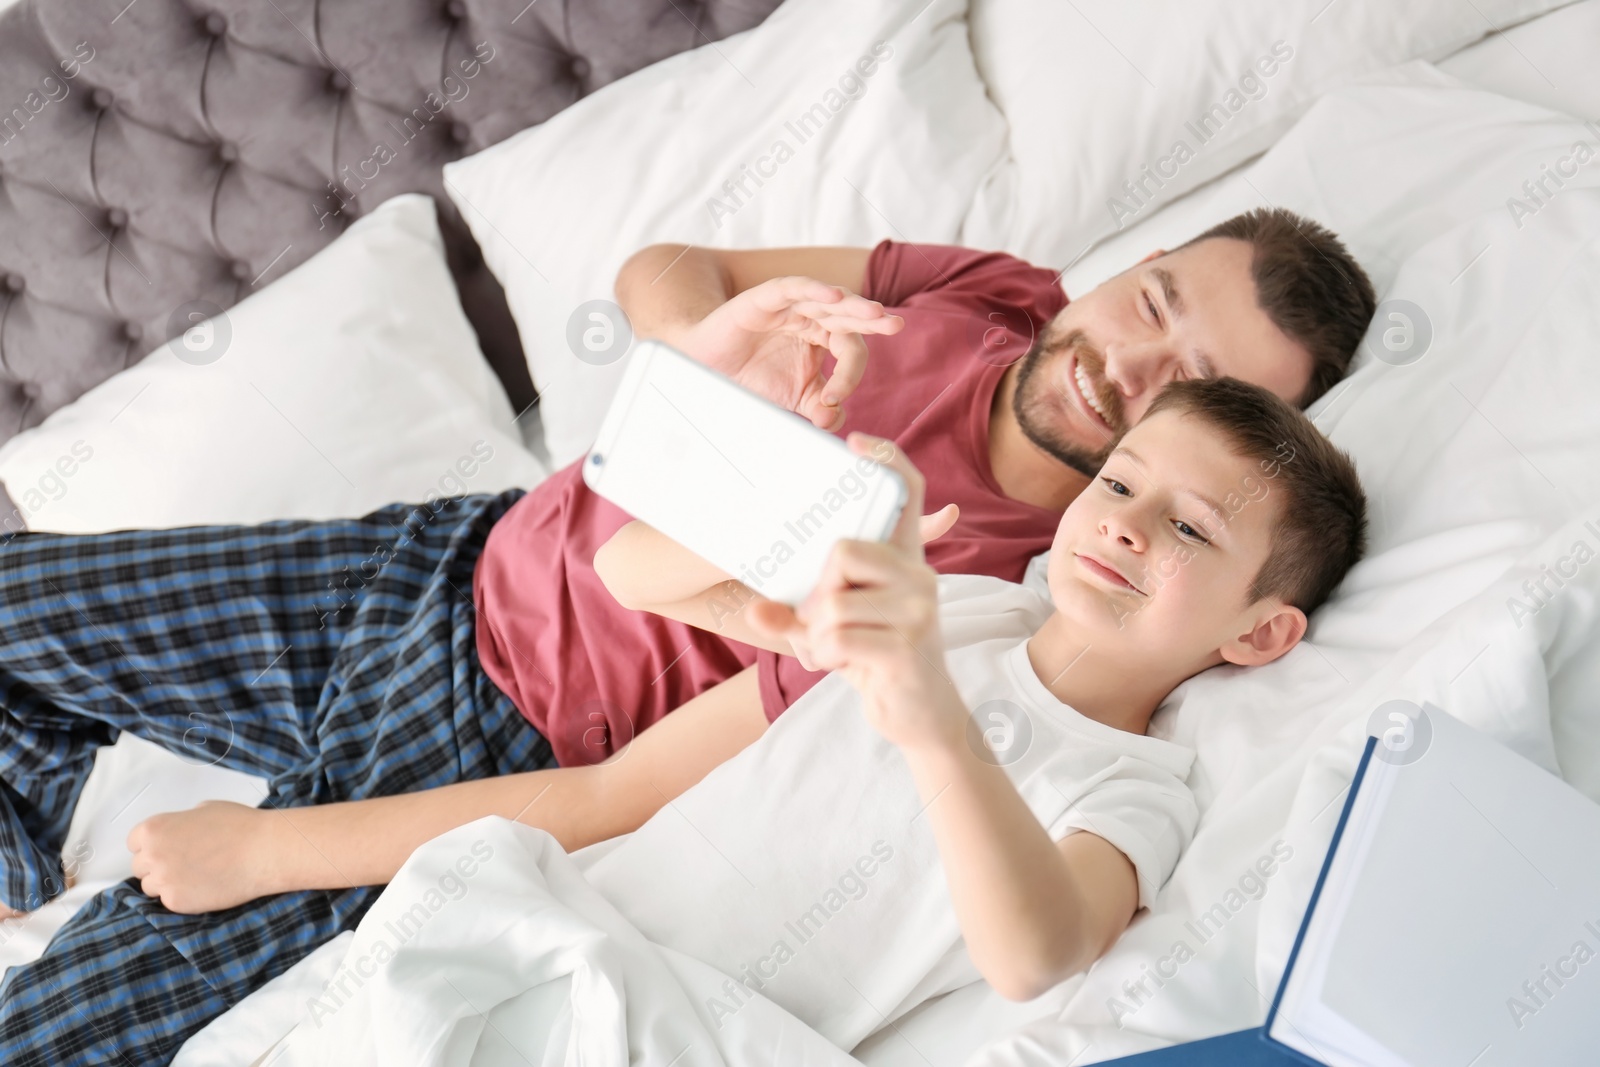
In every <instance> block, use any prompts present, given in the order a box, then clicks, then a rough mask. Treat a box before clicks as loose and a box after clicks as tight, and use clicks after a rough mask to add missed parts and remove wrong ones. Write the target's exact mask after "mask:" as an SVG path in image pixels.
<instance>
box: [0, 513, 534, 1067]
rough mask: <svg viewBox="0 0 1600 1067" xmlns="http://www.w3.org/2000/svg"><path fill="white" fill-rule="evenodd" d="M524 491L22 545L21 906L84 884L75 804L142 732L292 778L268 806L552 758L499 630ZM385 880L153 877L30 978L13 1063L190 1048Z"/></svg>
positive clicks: (59, 943)
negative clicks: (489, 634)
mask: <svg viewBox="0 0 1600 1067" xmlns="http://www.w3.org/2000/svg"><path fill="white" fill-rule="evenodd" d="M520 495H521V491H520V490H512V491H509V492H506V493H503V494H500V495H498V496H471V497H465V498H462V499H458V500H454V501H452V500H441V501H438V502H437V503H436V504H435V505H433V506H430V505H420V506H408V505H394V506H391V507H388V508H384V509H382V510H379V511H376V512H374V513H372V514H371V515H367V516H365V517H364V518H360V519H348V520H336V521H331V522H274V523H268V524H265V525H262V526H243V527H199V528H191V529H181V530H162V531H129V532H120V533H111V534H102V535H94V536H63V535H54V534H21V535H18V536H16V537H14V538H12V539H11V540H9V541H7V542H4V543H0V898H3V899H4V901H5V903H7V904H9V905H10V906H12V907H15V908H19V909H23V908H32V907H37V906H38V905H39V904H40V903H41V902H43V901H45V900H47V899H48V898H50V897H51V896H53V895H54V894H55V893H58V892H60V889H61V885H62V882H61V879H62V873H63V872H62V860H61V848H62V844H63V840H64V838H65V836H66V833H67V828H68V823H69V820H70V819H71V817H72V809H73V805H74V804H75V803H76V801H77V798H78V795H79V793H80V792H81V790H82V788H83V784H84V780H85V778H86V777H87V775H88V773H89V769H90V767H91V766H92V764H93V762H94V754H95V750H96V748H97V747H98V746H100V745H103V744H108V743H110V742H112V741H113V740H115V739H116V737H117V735H118V732H119V731H123V730H126V731H129V732H131V733H134V734H137V735H138V736H140V737H142V738H145V739H147V740H149V741H153V742H155V743H156V744H159V745H162V746H163V747H165V748H168V749H170V750H172V751H174V752H177V753H179V754H181V755H186V756H188V757H189V758H190V759H193V760H196V761H198V762H204V763H217V764H221V765H224V766H227V767H232V768H235V769H237V770H240V771H245V772H249V773H252V774H257V775H261V776H264V777H266V778H268V779H269V783H270V784H269V792H268V795H267V797H266V799H265V800H263V801H262V806H264V807H266V806H271V807H279V808H286V807H297V806H302V805H307V804H322V803H327V802H330V801H339V800H353V799H359V798H362V797H371V796H379V795H388V794H395V793H407V792H414V791H416V790H421V789H428V788H432V787H434V786H440V785H446V784H448V783H452V782H459V781H464V780H468V779H477V778H485V777H489V776H492V775H500V774H511V773H515V772H519V771H527V770H534V769H537V768H540V767H545V766H553V765H554V759H553V758H552V756H551V752H550V746H549V743H548V742H547V741H546V740H545V739H544V738H543V737H542V736H540V734H539V733H538V731H537V730H535V729H534V728H533V727H532V726H531V725H530V724H529V723H528V722H527V720H526V719H524V718H523V717H522V715H521V714H520V713H519V712H518V711H517V709H516V707H515V706H514V705H513V704H512V702H511V700H510V699H509V698H508V697H507V696H506V695H505V694H504V693H502V692H500V690H499V689H498V688H496V687H495V685H494V683H493V682H491V681H490V680H489V679H488V677H487V676H486V675H485V674H484V673H483V670H482V668H481V667H480V666H479V664H478V657H477V650H476V644H475V637H474V634H475V628H474V625H473V623H474V607H473V603H472V600H471V592H472V570H473V566H474V564H475V563H476V561H477V558H478V555H479V553H480V552H481V551H482V548H483V544H484V540H485V538H486V537H487V536H488V533H489V528H490V527H491V526H492V525H493V524H494V522H495V521H496V520H497V519H498V518H499V517H500V516H501V515H503V514H504V513H505V511H506V509H507V508H509V507H510V506H511V504H512V503H514V502H515V501H516V499H517V498H518V497H519V496H520ZM330 859H331V860H332V861H333V862H335V863H337V861H338V857H336V856H335V857H330ZM379 891H380V890H379V889H378V888H376V887H367V888H358V889H346V890H337V891H314V892H295V893H284V894H281V895H278V896H272V897H266V898H263V899H260V900H256V901H252V902H251V903H248V904H243V905H240V906H239V907H235V908H231V909H229V910H227V911H221V912H213V913H210V914H205V915H175V914H172V913H170V912H168V911H167V910H166V909H165V908H163V907H162V906H161V903H160V901H158V900H155V899H153V898H151V897H147V896H145V895H144V894H143V893H141V892H139V889H138V883H137V882H136V881H135V880H133V879H131V878H130V879H128V880H127V881H125V882H123V883H121V884H120V885H116V886H113V887H112V888H110V889H108V890H106V891H105V892H103V893H101V894H99V895H98V896H96V897H95V898H94V899H93V900H92V901H90V902H89V903H88V904H86V905H85V906H84V907H83V908H82V910H80V911H79V912H78V913H77V914H75V915H74V916H73V917H72V918H71V919H70V920H69V921H68V922H67V924H66V925H65V926H64V927H62V928H61V930H60V931H59V932H58V933H57V934H56V936H55V937H54V938H53V939H52V940H51V942H50V945H49V947H48V948H47V949H46V951H45V953H44V956H43V957H42V958H40V959H39V960H37V961H35V962H33V963H31V964H28V965H25V966H22V967H16V968H12V969H11V970H10V971H9V972H7V974H6V976H5V980H4V983H3V984H0V1063H3V1064H6V1065H7V1067H45V1065H48V1067H72V1065H78V1064H83V1065H89V1064H95V1065H100V1064H127V1065H130V1067H144V1065H146V1064H153V1063H161V1064H165V1063H169V1062H170V1061H171V1059H172V1058H173V1056H174V1055H176V1053H177V1050H178V1048H179V1047H180V1046H181V1045H182V1043H183V1042H184V1041H185V1040H187V1039H188V1038H189V1037H190V1036H191V1035H192V1034H194V1033H195V1032H196V1031H197V1030H199V1029H200V1028H201V1027H202V1026H204V1025H205V1024H206V1023H207V1022H208V1021H210V1020H211V1019H213V1018H214V1017H216V1016H217V1015H219V1014H221V1013H222V1012H223V1011H225V1010H226V1009H228V1008H229V1007H231V1006H232V1005H233V1004H235V1003H237V1002H238V1001H239V1000H241V999H242V998H243V997H244V996H245V995H246V994H248V993H250V992H251V991H252V990H254V989H256V988H258V987H259V986H261V985H262V984H264V983H265V982H267V981H268V980H269V979H271V978H273V977H275V976H277V975H279V974H281V973H282V972H284V971H286V970H287V969H288V968H289V967H290V966H291V965H293V964H294V963H295V962H296V961H298V960H300V959H302V958H303V957H304V956H306V955H307V954H308V953H310V952H311V951H312V950H313V949H315V948H316V947H317V946H318V945H320V944H322V943H323V942H325V941H326V940H327V939H328V938H330V937H332V936H334V935H335V934H337V933H339V932H340V931H343V930H349V929H352V928H353V927H354V926H355V925H356V923H357V922H358V921H359V920H360V919H361V916H362V915H363V914H365V912H366V910H367V909H368V908H369V907H370V906H371V904H372V902H373V900H375V899H376V897H377V895H378V893H379Z"/></svg>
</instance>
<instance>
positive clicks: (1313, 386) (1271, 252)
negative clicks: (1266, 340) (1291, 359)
mask: <svg viewBox="0 0 1600 1067" xmlns="http://www.w3.org/2000/svg"><path fill="white" fill-rule="evenodd" d="M1213 237H1231V238H1233V239H1234V240H1236V241H1248V242H1249V243H1250V245H1251V248H1252V249H1253V250H1254V254H1253V257H1252V259H1251V263H1250V273H1251V276H1252V277H1253V278H1254V279H1255V283H1256V303H1257V304H1258V305H1260V307H1261V310H1262V311H1264V312H1266V313H1267V317H1268V318H1269V319H1271V320H1272V322H1273V324H1274V325H1275V326H1277V327H1278V329H1280V330H1282V331H1283V332H1284V333H1285V334H1286V335H1288V337H1289V338H1290V339H1291V340H1294V341H1296V342H1298V343H1299V344H1301V345H1302V346H1304V347H1305V349H1306V351H1307V352H1309V353H1311V380H1310V381H1309V382H1308V383H1307V384H1306V389H1305V392H1303V393H1301V394H1300V396H1299V397H1298V398H1297V400H1296V403H1297V404H1299V405H1300V406H1301V407H1307V406H1309V405H1310V404H1311V402H1312V401H1314V400H1316V399H1317V397H1319V396H1321V395H1322V394H1323V393H1326V392H1327V391H1328V390H1329V389H1332V388H1333V387H1334V385H1336V384H1337V383H1338V381H1339V380H1340V379H1341V378H1343V377H1344V376H1345V372H1346V371H1348V370H1349V369H1350V360H1351V359H1352V358H1354V356H1355V353H1356V347H1357V346H1358V345H1360V344H1361V338H1362V337H1363V336H1365V335H1366V332H1367V324H1368V323H1370V322H1371V321H1372V313H1373V311H1374V310H1375V309H1376V307H1377V297H1376V296H1374V295H1373V292H1372V281H1371V279H1369V278H1368V277H1367V272H1366V271H1364V270H1362V269H1361V264H1359V263H1357V262H1356V261H1355V257H1353V256H1351V255H1350V253H1349V251H1348V250H1347V249H1346V248H1345V247H1344V243H1343V242H1342V241H1340V240H1339V238H1338V237H1337V236H1336V235H1335V234H1334V232H1333V231H1332V230H1330V229H1328V228H1327V227H1325V226H1322V225H1320V224H1319V223H1316V222H1313V221H1311V220H1310V219H1308V218H1305V217H1304V216H1301V215H1296V214H1295V213H1294V212H1292V211H1286V210H1284V209H1283V208H1256V209H1255V210H1253V211H1247V212H1245V213H1244V214H1242V215H1235V216H1234V217H1233V218H1231V219H1228V220H1227V221H1225V222H1221V223H1218V224H1217V225H1215V226H1213V227H1211V229H1209V230H1207V231H1206V232H1205V233H1202V234H1201V235H1200V236H1199V237H1196V238H1194V239H1193V240H1190V241H1186V242H1184V244H1185V245H1192V244H1195V243H1196V242H1199V241H1205V240H1209V239H1210V238H1213Z"/></svg>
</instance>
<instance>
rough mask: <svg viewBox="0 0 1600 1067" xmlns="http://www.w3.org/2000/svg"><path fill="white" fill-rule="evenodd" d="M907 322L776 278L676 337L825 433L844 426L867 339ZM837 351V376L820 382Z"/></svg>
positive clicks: (862, 302)
mask: <svg viewBox="0 0 1600 1067" xmlns="http://www.w3.org/2000/svg"><path fill="white" fill-rule="evenodd" d="M903 326H905V320H904V319H902V318H901V317H900V316H898V315H891V314H889V313H888V312H887V311H885V310H884V307H883V305H882V304H880V303H878V302H877V301H876V300H868V299H866V298H865V297H861V296H857V295H856V294H854V293H852V292H850V291H848V290H846V289H841V288H839V287H838V286H834V285H827V284H824V283H823V282H819V281H817V280H816V279H815V278H802V277H789V278H773V279H770V280H769V281H765V282H762V283H761V284H760V285H756V286H752V287H751V288H749V289H746V290H745V291H744V292H742V293H739V294H738V295H736V296H734V297H733V298H731V299H730V300H728V301H727V302H726V303H724V304H722V305H721V306H720V307H718V308H716V309H715V310H713V311H712V312H711V313H710V314H708V315H707V316H706V317H705V318H703V319H701V320H700V321H699V322H698V323H696V324H695V325H693V326H691V327H690V328H689V329H688V330H687V331H685V332H684V333H683V334H682V335H681V336H680V337H679V338H678V344H679V346H680V347H681V348H682V349H683V350H684V352H685V353H686V354H688V355H690V356H692V357H694V358H695V359H696V360H698V361H700V362H701V363H704V364H705V365H706V366H708V367H711V368H712V369H714V370H718V371H721V372H722V373H723V374H726V375H727V376H728V377H730V378H732V379H733V380H734V381H736V382H738V383H739V384H740V385H743V386H744V387H745V388H747V389H750V390H753V391H754V392H757V393H760V394H761V395H762V396H764V397H766V398H767V399H769V400H772V401H773V402H775V403H778V404H781V405H783V406H784V407H786V408H788V409H789V410H790V411H793V412H796V413H798V414H800V415H802V416H804V417H805V418H807V419H810V420H811V422H812V423H813V424H814V425H816V426H820V427H821V428H822V429H824V430H836V429H838V428H839V427H840V426H842V425H843V424H844V408H843V404H844V401H845V399H846V398H847V397H849V396H850V394H851V393H853V392H855V388H856V386H857V385H858V384H860V382H861V376H862V374H864V373H865V372H866V368H867V343H866V342H865V341H864V340H862V337H861V335H862V334H864V333H875V334H893V333H898V332H899V331H900V329H901V328H902V327H903ZM829 353H832V355H833V357H834V359H835V361H836V363H835V365H834V370H833V375H832V376H831V377H828V378H824V377H823V376H822V364H823V359H824V357H826V356H827V355H828V354H829Z"/></svg>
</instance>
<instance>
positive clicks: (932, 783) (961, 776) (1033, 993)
mask: <svg viewBox="0 0 1600 1067" xmlns="http://www.w3.org/2000/svg"><path fill="white" fill-rule="evenodd" d="M938 684H940V685H942V686H943V688H944V689H945V691H946V693H947V694H948V695H947V696H945V697H944V700H945V701H946V702H948V704H949V706H948V707H946V708H944V709H942V711H941V713H940V717H941V718H943V719H945V721H946V722H947V723H948V724H949V725H948V727H947V728H946V731H945V732H944V733H942V734H941V735H939V736H937V737H935V738H931V739H929V741H927V742H926V743H924V744H922V745H910V744H907V745H902V746H901V751H902V752H903V753H904V755H905V757H906V762H907V764H908V765H909V766H910V768H911V775H912V778H913V779H914V780H915V781H916V783H917V792H918V794H919V795H920V796H921V798H922V802H923V804H925V805H926V806H927V808H926V814H927V818H928V820H929V822H930V823H931V824H932V828H933V835H934V840H935V841H936V842H937V843H938V846H939V855H940V857H941V859H942V861H943V866H944V871H945V878H946V881H947V882H948V883H949V886H950V897H951V900H952V901H953V902H954V904H955V909H956V916H957V918H958V919H959V920H960V923H961V932H962V936H963V937H964V938H965V939H966V943H967V952H968V954H969V955H970V956H971V957H972V962H973V964H974V965H975V966H976V967H977V968H978V970H979V972H980V973H982V974H983V976H984V977H985V978H986V979H988V981H989V984H990V985H992V986H993V987H994V988H995V991H996V992H997V993H999V994H1000V995H1001V996H1003V997H1006V998H1008V999H1010V1000H1018V1001H1024V1000H1032V999H1033V998H1034V997H1037V996H1039V995H1041V994H1042V993H1044V992H1045V991H1046V990H1048V989H1050V988H1051V987H1052V986H1054V985H1056V984H1057V983H1059V982H1061V981H1063V980H1064V979H1066V978H1069V977H1071V976H1072V975H1074V974H1077V973H1078V972H1079V971H1083V970H1086V969H1087V968H1088V967H1089V965H1090V964H1092V963H1093V962H1094V961H1095V960H1097V959H1099V958H1100V957H1101V956H1102V955H1104V954H1105V952H1106V950H1107V949H1109V948H1110V947H1111V946H1112V944H1113V943H1115V942H1116V940H1117V938H1118V936H1120V935H1121V933H1122V931H1123V930H1124V929H1126V928H1127V925H1128V922H1129V921H1130V920H1131V919H1132V918H1133V914H1134V912H1135V911H1137V910H1138V908H1139V886H1138V881H1137V877H1136V875H1135V873H1134V868H1133V864H1132V863H1131V862H1130V861H1129V860H1128V858H1127V857H1126V856H1124V855H1123V854H1122V852H1121V851H1120V850H1118V849H1117V847H1116V846H1115V845H1112V844H1111V843H1110V842H1109V841H1107V840H1106V839H1105V838H1103V837H1099V836H1097V835H1095V834H1092V833H1087V832H1078V833H1073V834H1069V835H1068V836H1066V837H1064V838H1062V839H1061V840H1060V841H1051V840H1050V835H1049V834H1048V833H1046V832H1045V829H1044V827H1043V826H1041V825H1039V820H1038V819H1036V818H1035V817H1034V815H1033V812H1032V811H1030V810H1029V809H1028V805H1027V803H1026V802H1025V801H1024V800H1023V799H1022V797H1021V795H1020V794H1018V792H1017V789H1016V787H1015V786H1014V785H1013V784H1012V783H1011V779H1010V778H1008V777H1007V776H1006V773H1005V771H1004V770H1003V769H1002V768H1001V767H999V766H997V765H995V764H992V763H990V762H987V761H985V760H983V759H981V758H980V757H979V756H978V755H977V754H976V753H975V752H974V751H973V750H972V749H971V748H970V747H969V745H968V744H967V741H966V739H965V738H966V724H967V717H968V712H967V709H966V707H965V706H964V705H962V703H961V700H960V698H959V697H958V696H956V694H955V692H954V691H953V690H951V689H950V688H949V686H947V685H943V683H942V682H939V683H938ZM908 695H909V694H908ZM929 698H930V699H938V698H937V697H934V696H933V695H932V694H929Z"/></svg>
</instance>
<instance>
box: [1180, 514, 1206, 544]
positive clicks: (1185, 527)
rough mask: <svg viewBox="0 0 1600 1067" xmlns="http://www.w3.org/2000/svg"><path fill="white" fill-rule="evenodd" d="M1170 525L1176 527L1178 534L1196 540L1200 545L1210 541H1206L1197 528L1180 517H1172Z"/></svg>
mask: <svg viewBox="0 0 1600 1067" xmlns="http://www.w3.org/2000/svg"><path fill="white" fill-rule="evenodd" d="M1172 525H1173V526H1175V527H1177V529H1178V532H1179V533H1180V534H1182V535H1183V536H1185V537H1187V538H1189V540H1191V541H1198V542H1200V543H1201V544H1202V545H1209V544H1210V543H1211V542H1210V541H1207V540H1206V539H1205V538H1204V537H1202V536H1201V534H1200V531H1199V530H1196V529H1195V528H1194V527H1193V526H1190V525H1189V524H1188V523H1186V522H1184V521H1183V520H1182V519H1174V520H1173V522H1172Z"/></svg>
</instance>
